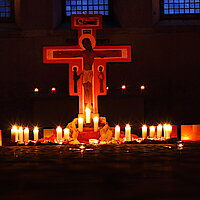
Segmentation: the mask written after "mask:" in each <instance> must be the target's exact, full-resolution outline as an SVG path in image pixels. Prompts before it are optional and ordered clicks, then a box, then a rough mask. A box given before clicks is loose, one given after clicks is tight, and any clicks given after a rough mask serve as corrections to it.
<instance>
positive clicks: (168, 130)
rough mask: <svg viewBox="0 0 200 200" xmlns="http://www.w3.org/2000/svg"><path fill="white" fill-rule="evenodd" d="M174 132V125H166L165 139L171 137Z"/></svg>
mask: <svg viewBox="0 0 200 200" xmlns="http://www.w3.org/2000/svg"><path fill="white" fill-rule="evenodd" d="M171 133H172V126H171V125H170V124H165V125H164V137H165V139H170V138H171Z"/></svg>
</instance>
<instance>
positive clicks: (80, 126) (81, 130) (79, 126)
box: [78, 117, 83, 132]
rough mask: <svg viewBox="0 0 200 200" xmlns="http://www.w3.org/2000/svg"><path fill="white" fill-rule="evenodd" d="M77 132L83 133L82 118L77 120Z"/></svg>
mask: <svg viewBox="0 0 200 200" xmlns="http://www.w3.org/2000/svg"><path fill="white" fill-rule="evenodd" d="M78 130H79V131H80V132H83V118H82V117H79V118H78Z"/></svg>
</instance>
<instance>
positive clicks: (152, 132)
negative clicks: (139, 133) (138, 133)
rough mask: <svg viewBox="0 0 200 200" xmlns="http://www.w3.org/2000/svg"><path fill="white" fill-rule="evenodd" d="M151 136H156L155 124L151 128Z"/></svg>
mask: <svg viewBox="0 0 200 200" xmlns="http://www.w3.org/2000/svg"><path fill="white" fill-rule="evenodd" d="M149 129H150V130H149V137H150V138H154V137H155V131H156V127H155V126H150V128H149Z"/></svg>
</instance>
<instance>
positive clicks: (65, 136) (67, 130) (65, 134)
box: [64, 128, 69, 140]
mask: <svg viewBox="0 0 200 200" xmlns="http://www.w3.org/2000/svg"><path fill="white" fill-rule="evenodd" d="M64 138H65V139H66V140H69V129H68V128H65V129H64Z"/></svg>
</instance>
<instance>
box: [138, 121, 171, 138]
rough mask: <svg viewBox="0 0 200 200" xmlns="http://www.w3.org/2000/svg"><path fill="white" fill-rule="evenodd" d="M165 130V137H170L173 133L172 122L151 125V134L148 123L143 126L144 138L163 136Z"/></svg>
mask: <svg viewBox="0 0 200 200" xmlns="http://www.w3.org/2000/svg"><path fill="white" fill-rule="evenodd" d="M163 132H164V138H165V139H170V138H171V133H172V126H171V125H170V124H164V125H161V124H159V125H158V126H157V127H156V126H149V134H148V127H147V126H146V125H143V126H142V138H144V139H146V138H147V136H149V137H150V138H162V137H163Z"/></svg>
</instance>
